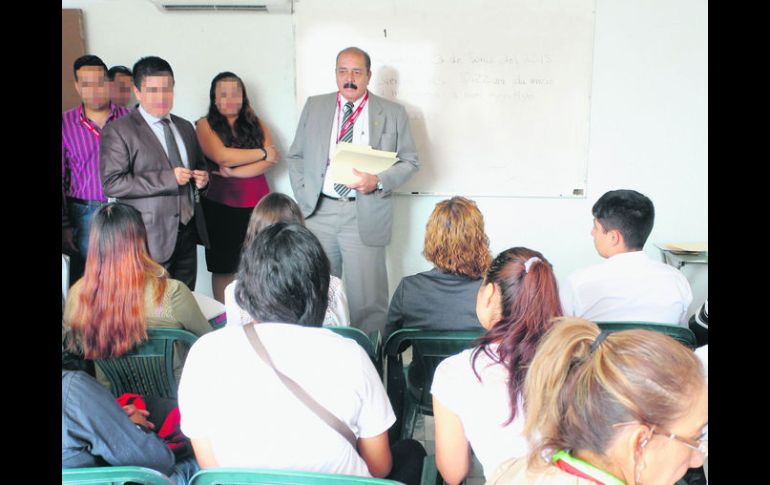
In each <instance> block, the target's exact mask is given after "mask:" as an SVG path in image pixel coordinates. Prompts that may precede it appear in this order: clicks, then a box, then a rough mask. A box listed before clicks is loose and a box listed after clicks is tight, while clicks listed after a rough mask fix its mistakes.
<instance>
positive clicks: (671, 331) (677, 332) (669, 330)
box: [596, 322, 697, 349]
mask: <svg viewBox="0 0 770 485" xmlns="http://www.w3.org/2000/svg"><path fill="white" fill-rule="evenodd" d="M596 324H597V325H599V328H601V329H602V330H607V331H608V332H617V331H620V330H629V329H632V328H641V329H644V330H654V331H656V332H661V333H664V334H666V335H668V336H669V337H673V338H674V339H675V340H678V341H679V342H682V343H683V344H684V345H686V346H687V347H689V348H691V349H694V348H695V347H696V346H697V339H696V338H695V334H694V333H693V331H692V330H690V329H689V328H685V327H680V326H678V325H667V324H665V323H653V322H596Z"/></svg>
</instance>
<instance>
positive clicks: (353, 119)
mask: <svg viewBox="0 0 770 485" xmlns="http://www.w3.org/2000/svg"><path fill="white" fill-rule="evenodd" d="M368 99H369V91H367V92H366V95H365V96H364V100H363V101H361V104H359V105H358V108H356V110H355V111H353V114H351V115H350V118H348V120H347V121H346V122H345V124H344V125H342V128H340V134H339V135H337V141H336V142H335V143H339V142H340V138H342V135H344V134H345V132H346V131H348V129H350V128H352V127H353V123H355V122H356V119H357V118H358V115H360V114H361V110H362V109H364V106H365V105H366V101H367V100H368ZM340 111H342V110H341V108H340V93H337V126H340Z"/></svg>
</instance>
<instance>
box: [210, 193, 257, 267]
mask: <svg viewBox="0 0 770 485" xmlns="http://www.w3.org/2000/svg"><path fill="white" fill-rule="evenodd" d="M201 205H202V206H203V214H204V217H205V218H206V229H207V232H208V233H209V243H210V245H211V248H209V249H206V268H207V269H208V270H209V271H210V272H212V273H220V274H229V273H235V272H236V271H237V270H238V261H239V260H240V257H241V249H242V247H243V239H244V238H245V237H246V228H247V227H248V225H249V219H250V218H251V212H252V211H253V210H254V209H253V208H251V207H230V206H228V205H224V204H220V203H218V202H214V201H212V200H209V199H207V198H205V197H202V198H201Z"/></svg>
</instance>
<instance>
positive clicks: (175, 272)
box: [160, 217, 198, 291]
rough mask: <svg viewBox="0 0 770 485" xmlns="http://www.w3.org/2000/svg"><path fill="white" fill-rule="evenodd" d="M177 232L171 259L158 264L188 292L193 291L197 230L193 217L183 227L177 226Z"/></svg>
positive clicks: (196, 262)
mask: <svg viewBox="0 0 770 485" xmlns="http://www.w3.org/2000/svg"><path fill="white" fill-rule="evenodd" d="M178 231H179V232H178V233H177V235H176V245H175V246H174V252H173V253H172V254H171V258H170V259H169V260H168V261H165V262H162V263H160V264H161V265H163V267H164V268H166V270H167V271H168V273H169V274H170V275H171V277H172V278H173V279H175V280H179V281H181V282H182V283H184V284H185V285H187V287H188V288H190V291H194V290H195V280H196V278H197V276H198V248H197V245H198V229H197V228H196V227H195V217H193V218H192V219H190V221H189V222H188V223H187V224H185V225H182V224H179V229H178Z"/></svg>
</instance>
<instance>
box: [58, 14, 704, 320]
mask: <svg viewBox="0 0 770 485" xmlns="http://www.w3.org/2000/svg"><path fill="white" fill-rule="evenodd" d="M303 1H311V0H303ZM313 1H316V0H313ZM62 8H81V9H83V10H84V24H85V35H86V50H87V52H89V53H93V54H96V55H99V56H100V57H102V58H103V59H104V61H105V62H106V63H107V64H108V65H113V64H125V65H127V66H129V67H130V66H131V65H133V63H134V62H135V61H136V60H137V59H138V58H139V57H141V56H144V55H159V56H161V57H163V58H165V59H166V60H168V61H169V63H170V64H171V66H172V68H173V69H174V74H175V77H176V82H177V84H176V100H175V108H174V112H175V113H176V114H178V115H180V116H183V117H185V118H187V119H190V120H194V119H197V118H198V117H200V116H202V115H203V114H204V113H205V111H206V107H207V103H208V89H209V84H210V82H211V79H212V78H213V77H214V75H215V74H216V73H218V72H220V71H223V70H231V71H234V72H236V73H237V74H239V75H240V76H241V77H242V78H243V79H244V81H245V83H246V87H247V90H248V93H249V97H250V99H251V101H252V104H253V105H254V107H255V110H256V112H257V114H258V115H259V116H261V117H263V119H264V120H265V121H266V122H267V124H268V126H269V127H270V129H271V130H272V131H273V136H274V138H275V139H276V142H277V145H278V147H279V149H280V150H281V151H282V153H286V150H287V148H288V146H289V144H290V143H291V140H292V138H293V135H294V129H295V126H296V121H297V118H298V116H299V109H300V107H298V106H296V102H295V100H294V77H295V69H294V44H293V22H292V18H291V16H290V15H287V14H255V13H251V14H232V13H223V12H219V13H165V12H161V11H160V10H158V9H157V8H156V7H155V6H153V5H152V4H151V3H150V2H149V1H140V0H62ZM707 36H708V4H707V2H706V0H673V1H671V0H626V1H623V2H617V1H610V0H597V5H596V32H595V39H594V71H593V87H592V99H591V121H590V124H591V127H590V148H589V161H588V183H587V197H586V199H564V200H561V199H538V198H491V197H490V198H478V199H477V203H478V205H479V207H480V208H481V210H482V212H483V213H484V216H485V219H486V223H487V233H488V234H489V237H490V240H491V242H492V249H493V251H494V252H495V253H497V252H499V251H501V250H503V249H506V248H508V247H511V246H528V247H531V248H533V249H537V250H539V251H541V252H543V254H544V255H545V256H546V257H547V258H548V259H549V260H550V261H551V262H552V263H553V264H554V269H555V271H556V274H557V276H559V278H564V277H566V276H567V275H568V274H569V273H570V272H572V271H573V270H575V269H577V268H580V267H583V266H586V265H588V264H593V263H596V262H598V261H599V260H600V258H599V256H598V255H597V254H596V252H595V251H594V248H593V244H592V241H591V237H590V234H589V232H590V229H591V206H592V205H593V203H594V202H595V201H596V199H597V198H599V197H600V196H601V195H602V194H603V193H604V192H606V191H607V190H612V189H617V188H630V189H635V190H638V191H640V192H642V193H644V194H646V195H647V196H649V197H650V198H651V199H652V200H653V202H654V203H655V208H656V213H657V217H656V222H655V228H654V230H653V232H652V235H651V236H650V239H649V242H648V244H647V246H646V247H645V250H646V251H647V252H648V253H649V254H650V255H652V256H653V257H656V258H659V257H660V254H659V252H658V250H657V249H656V248H655V247H654V245H653V243H654V242H680V241H699V240H707V239H708V162H707V160H708V152H707V147H708V110H707V92H708V61H707V57H708V39H707ZM342 44H345V42H344V41H341V44H340V46H341V47H344V46H343V45H342ZM362 47H363V48H364V49H365V48H366V46H362ZM333 62H334V61H333V59H329V66H330V68H329V71H328V72H324V73H319V74H318V75H319V76H322V75H328V76H332V75H333V74H332V67H331V66H332V65H333ZM373 62H374V63H375V64H376V62H377V60H376V59H373ZM480 155H481V156H483V154H480ZM469 163H471V162H470V161H469ZM269 178H270V181H271V186H272V187H273V189H274V190H279V191H283V192H287V193H289V194H291V189H290V186H289V182H288V176H287V174H286V170H285V167H280V168H278V169H276V170H274V171H273V173H272V174H270V175H269ZM438 200H440V198H437V197H427V196H398V197H397V198H396V215H395V217H396V218H395V228H394V234H393V243H392V244H391V245H390V247H389V249H388V256H389V258H388V259H389V262H388V264H389V272H390V286H391V290H393V289H394V288H395V286H396V285H397V284H398V281H399V279H400V278H401V277H402V276H404V275H407V274H411V273H414V272H417V271H422V270H424V269H428V268H429V264H428V263H427V262H426V261H425V260H424V259H422V257H421V255H420V252H421V250H422V238H423V231H424V226H425V221H426V220H427V217H428V215H429V214H430V212H431V210H432V208H433V205H434V204H435V203H436V202H437V201H438ZM200 256H201V258H200V260H199V261H200V267H201V269H200V271H199V278H198V290H199V291H202V292H204V293H208V294H210V283H209V281H208V273H206V271H205V263H204V260H203V252H202V250H201V251H200ZM683 271H684V273H685V275H686V276H687V277H688V279H690V282H691V284H692V285H693V293H694V295H695V298H694V302H693V307H691V311H692V310H694V307H695V306H697V305H698V304H699V303H700V302H701V301H702V300H703V299H704V298H705V297H706V295H707V292H708V267H707V266H686V267H685V268H684V269H683Z"/></svg>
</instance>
